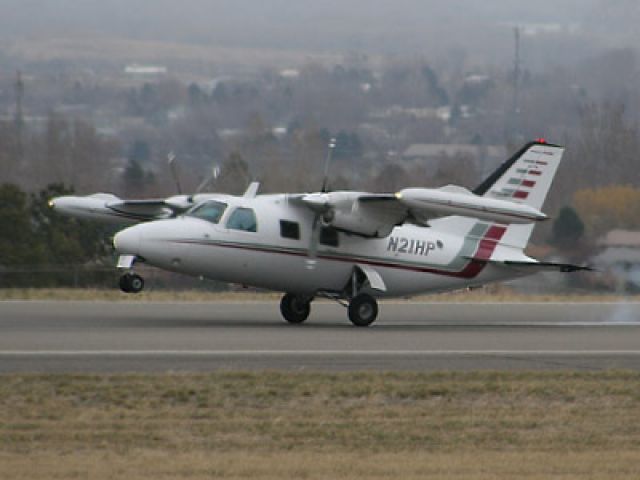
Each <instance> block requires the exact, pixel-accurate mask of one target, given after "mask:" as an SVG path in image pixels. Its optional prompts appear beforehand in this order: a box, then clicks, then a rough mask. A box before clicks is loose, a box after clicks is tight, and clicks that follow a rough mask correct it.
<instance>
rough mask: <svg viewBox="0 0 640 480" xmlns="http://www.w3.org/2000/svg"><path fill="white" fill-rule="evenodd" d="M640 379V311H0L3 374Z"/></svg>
mask: <svg viewBox="0 0 640 480" xmlns="http://www.w3.org/2000/svg"><path fill="white" fill-rule="evenodd" d="M614 368H615V369H634V370H640V303H618V304H615V303H606V304H602V303H540V304H533V303H495V304H474V303H461V304H445V303H406V302H396V303H394V302H389V303H383V304H381V306H380V316H379V318H378V320H377V322H376V323H375V324H374V325H373V326H371V327H369V328H357V327H353V326H352V325H351V324H350V323H349V321H348V320H347V317H346V310H345V309H344V308H343V307H341V306H339V305H337V304H333V303H323V302H319V303H316V304H314V305H313V310H312V313H311V317H310V318H309V320H308V321H307V323H305V324H303V325H288V324H286V323H284V321H283V320H282V319H281V317H280V314H279V309H278V304H277V302H247V303H218V302H216V303H108V302H47V301H42V302H40V301H31V302H20V301H7V302H0V373H11V372H78V373H82V372H84V373H90V372H95V373H105V372H114V373H115V372H166V371H175V372H180V371H199V372H206V371H213V370H238V369H240V370H242V369H251V370H256V369H260V370H262V369H264V370H302V371H304V370H323V371H327V370H328V371H340V370H424V371H434V370H487V369H488V370H559V369H561V370H585V371H599V370H606V369H614Z"/></svg>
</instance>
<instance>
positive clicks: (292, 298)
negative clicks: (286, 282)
mask: <svg viewBox="0 0 640 480" xmlns="http://www.w3.org/2000/svg"><path fill="white" fill-rule="evenodd" d="M310 312H311V302H310V301H308V300H305V299H304V298H302V297H300V296H298V295H294V294H293V293H287V294H285V296H284V297H282V300H281V301H280V313H282V316H283V317H284V319H285V320H286V321H287V322H289V323H302V322H304V321H305V320H306V319H307V318H308V317H309V313H310Z"/></svg>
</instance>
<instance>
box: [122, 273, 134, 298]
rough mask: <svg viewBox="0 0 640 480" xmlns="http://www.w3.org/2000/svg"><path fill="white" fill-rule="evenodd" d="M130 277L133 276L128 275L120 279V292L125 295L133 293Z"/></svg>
mask: <svg viewBox="0 0 640 480" xmlns="http://www.w3.org/2000/svg"><path fill="white" fill-rule="evenodd" d="M130 276H131V275H129V274H128V273H127V274H125V275H122V276H121V277H120V281H119V285H120V290H122V291H123V292H124V293H131V284H130V282H129V277H130Z"/></svg>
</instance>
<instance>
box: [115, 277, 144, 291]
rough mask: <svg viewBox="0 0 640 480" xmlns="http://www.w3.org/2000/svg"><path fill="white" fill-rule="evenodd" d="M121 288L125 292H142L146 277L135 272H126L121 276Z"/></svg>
mask: <svg viewBox="0 0 640 480" xmlns="http://www.w3.org/2000/svg"><path fill="white" fill-rule="evenodd" d="M120 290H122V291H123V292H125V293H140V292H141V291H142V290H144V279H143V278H142V277H141V276H140V275H136V274H135V273H125V274H124V275H122V276H121V277H120Z"/></svg>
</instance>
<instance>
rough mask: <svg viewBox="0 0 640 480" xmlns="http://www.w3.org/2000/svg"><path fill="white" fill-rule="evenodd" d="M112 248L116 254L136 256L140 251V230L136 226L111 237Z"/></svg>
mask: <svg viewBox="0 0 640 480" xmlns="http://www.w3.org/2000/svg"><path fill="white" fill-rule="evenodd" d="M113 246H114V247H115V249H116V250H117V251H118V253H122V254H129V255H138V251H139V250H140V229H139V228H138V226H137V225H136V226H134V227H129V228H125V229H124V230H122V231H121V232H118V233H117V234H116V236H115V237H113Z"/></svg>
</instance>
